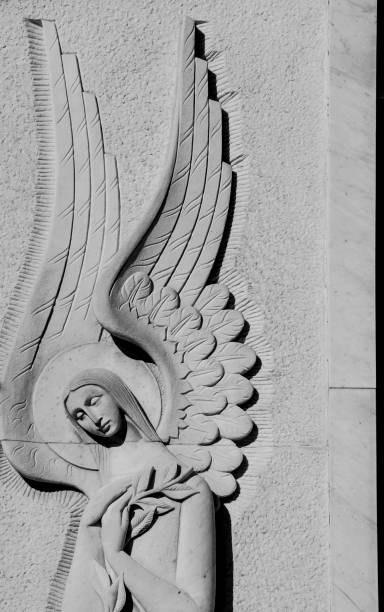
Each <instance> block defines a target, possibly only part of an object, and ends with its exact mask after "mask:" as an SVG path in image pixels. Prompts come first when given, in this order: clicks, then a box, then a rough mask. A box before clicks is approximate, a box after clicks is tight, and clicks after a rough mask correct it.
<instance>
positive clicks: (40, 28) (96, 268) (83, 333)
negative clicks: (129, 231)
mask: <svg viewBox="0 0 384 612" xmlns="http://www.w3.org/2000/svg"><path fill="white" fill-rule="evenodd" d="M27 29H28V35H29V43H30V57H31V68H32V75H33V88H34V98H35V108H36V122H37V136H38V178H37V193H36V199H37V204H36V209H35V215H34V221H33V229H32V235H31V240H30V244H29V247H28V251H27V253H26V256H25V259H24V263H23V266H22V269H21V272H20V275H19V278H18V281H17V284H16V287H15V289H14V292H13V295H12V298H11V301H10V305H9V308H8V311H7V314H6V317H5V321H4V324H3V328H2V330H1V336H0V350H1V360H2V371H1V412H2V416H3V419H2V421H3V432H2V441H3V446H4V450H5V452H6V453H7V456H8V458H9V460H10V461H11V463H12V464H13V465H14V466H15V467H16V468H17V469H18V470H19V471H20V472H21V473H22V474H24V475H25V476H28V477H31V478H34V479H40V480H49V481H57V482H62V483H66V484H70V485H72V486H73V485H75V486H79V487H80V488H82V489H83V490H84V488H85V487H86V480H84V478H85V476H84V473H83V472H84V470H81V469H79V468H76V467H75V466H71V465H69V464H67V463H66V462H65V461H63V460H62V459H61V458H59V457H58V456H57V455H56V454H55V453H54V452H53V451H52V450H51V448H50V447H49V446H48V445H47V444H46V443H44V441H43V440H41V439H40V436H39V433H38V431H36V428H35V425H34V421H33V415H32V408H31V402H32V397H31V396H32V391H33V388H34V384H35V382H36V380H37V378H38V376H39V374H40V372H41V370H42V368H43V367H44V366H45V364H46V363H47V361H48V360H49V359H50V358H51V357H52V356H53V355H55V354H57V353H58V352H60V351H62V350H64V349H69V348H70V347H71V346H76V345H81V344H84V343H87V342H97V341H98V340H99V339H100V335H101V332H102V328H101V326H100V324H99V323H98V322H97V320H96V318H95V315H94V311H93V306H92V296H93V292H94V288H95V284H96V281H97V278H98V276H99V274H100V273H101V270H102V269H103V267H105V265H106V264H107V263H108V261H109V260H110V259H111V257H113V256H114V255H115V253H116V251H117V249H118V247H119V223H120V205H119V187H118V180H117V168H116V161H115V159H114V157H112V156H109V155H106V154H105V152H104V144H103V135H102V130H101V124H100V117H99V111H98V105H97V101H96V98H95V96H94V95H92V94H90V93H86V92H84V91H83V87H82V82H81V77H80V72H79V66H78V61H77V58H76V56H75V55H73V54H65V53H62V52H61V48H60V43H59V39H58V35H57V31H56V26H55V24H54V23H53V22H50V21H31V20H30V21H27ZM48 442H49V441H48ZM88 480H89V478H88Z"/></svg>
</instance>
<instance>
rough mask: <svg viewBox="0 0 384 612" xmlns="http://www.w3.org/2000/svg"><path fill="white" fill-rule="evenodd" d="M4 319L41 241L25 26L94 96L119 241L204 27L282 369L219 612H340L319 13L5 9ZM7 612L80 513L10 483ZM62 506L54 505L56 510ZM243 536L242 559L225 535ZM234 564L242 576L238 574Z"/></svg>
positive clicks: (40, 0) (222, 4)
mask: <svg viewBox="0 0 384 612" xmlns="http://www.w3.org/2000/svg"><path fill="white" fill-rule="evenodd" d="M0 12H1V24H2V28H1V31H2V36H1V48H0V58H1V59H0V83H1V89H2V96H1V98H0V117H1V120H0V126H1V127H0V133H1V149H0V198H1V208H0V249H1V253H0V262H1V266H0V273H1V276H0V314H1V315H3V313H4V311H5V308H6V305H7V301H8V299H9V295H10V292H11V289H12V286H13V284H14V282H15V277H16V273H17V270H18V268H19V266H20V264H21V262H22V259H23V252H24V250H25V248H26V245H27V240H28V235H29V231H30V227H31V220H32V210H33V204H34V181H35V176H36V137H35V127H34V119H33V104H32V88H31V85H32V80H31V75H30V71H29V63H28V58H27V38H26V32H25V28H24V25H23V21H22V20H23V17H33V18H40V17H43V18H47V19H55V21H56V23H57V26H58V28H59V31H60V38H61V42H62V45H63V49H64V50H65V51H73V52H77V53H78V57H79V61H80V67H81V72H82V76H83V83H84V88H85V89H87V90H90V91H93V92H95V93H96V95H97V96H98V101H99V106H100V112H101V119H102V124H103V129H104V140H105V148H106V150H107V151H111V152H113V153H115V154H116V155H117V158H118V163H119V174H120V185H121V191H122V202H123V231H125V232H128V231H131V228H132V225H133V224H134V223H135V221H136V220H137V219H139V218H140V215H141V214H142V211H143V210H144V207H145V206H146V205H147V204H148V202H149V199H150V197H151V194H152V193H153V190H154V187H155V184H156V180H157V177H158V175H159V173H160V171H161V167H162V162H163V158H164V152H165V149H166V144H167V138H168V130H169V124H170V118H171V112H172V102H173V96H172V91H173V86H174V81H175V75H176V61H177V40H178V32H179V30H180V25H181V22H182V18H183V15H184V14H185V13H187V14H189V15H190V16H192V17H194V18H196V19H207V20H209V21H210V22H211V24H212V26H213V27H214V29H215V32H216V39H217V43H218V46H219V47H220V48H221V49H223V50H224V51H225V53H226V58H227V67H228V76H229V79H230V82H231V84H232V86H233V88H234V89H237V90H238V91H239V92H240V95H241V101H242V114H243V122H244V147H245V149H246V151H247V153H248V154H249V156H250V180H251V198H250V206H249V218H248V223H247V227H246V231H245V237H244V246H243V251H242V254H241V258H240V264H241V268H242V271H243V273H244V274H245V275H246V277H247V279H248V282H249V287H250V291H251V294H252V296H253V298H254V299H255V301H256V302H257V303H258V304H259V305H260V307H261V309H262V310H263V312H264V313H265V320H266V337H267V339H268V341H269V343H270V345H271V347H272V350H273V353H274V357H275V369H274V384H275V399H274V402H273V415H272V416H273V428H274V447H273V449H272V450H273V452H272V459H271V461H270V463H269V465H268V467H267V468H266V469H265V470H264V472H263V473H262V474H261V475H260V476H258V477H257V478H255V480H254V483H253V493H252V499H250V501H249V506H248V508H247V509H246V510H245V511H244V513H243V515H242V516H241V518H240V519H239V520H237V522H236V523H234V524H233V525H232V528H231V529H230V525H229V519H228V517H226V516H225V512H223V511H221V513H220V514H219V525H218V537H219V545H220V547H221V550H222V553H223V554H224V555H225V559H224V562H223V563H222V565H223V567H222V571H221V577H220V582H219V584H218V591H219V592H220V593H222V595H220V603H219V605H218V610H220V612H224V611H228V612H229V611H230V610H232V609H233V610H234V612H256V610H257V611H258V612H262V611H265V612H272V611H273V612H278V611H279V610H281V611H283V610H286V611H292V612H293V611H294V612H296V611H303V612H304V610H305V611H307V610H310V611H316V612H325V611H326V610H328V608H329V595H328V589H329V586H328V583H329V581H328V494H327V487H328V480H327V448H326V437H325V413H326V406H327V370H326V333H325V318H326V317H325V306H326V302H325V253H326V249H325V242H326V216H327V215H326V146H327V116H326V93H327V92H326V71H327V65H326V61H327V3H326V2H325V0H299V1H294V0H285V1H284V2H280V1H277V0H272V1H268V2H267V1H266V0H234V1H232V2H229V1H228V0H209V1H206V0H205V1H204V0H196V1H193V0H185V1H183V2H177V1H176V0H162V1H161V2H160V1H158V0H146V1H144V0H135V1H133V0H110V1H109V2H108V3H106V2H104V3H103V2H97V1H95V0H90V1H88V2H83V3H82V2H77V1H76V0H62V1H60V2H46V1H44V0H34V1H33V0H25V1H24V2H23V3H20V2H18V1H17V0H9V1H8V2H6V3H5V2H4V3H2V6H1V11H0ZM0 496H1V498H0V516H1V521H0V541H1V547H0V584H1V589H0V609H1V610H2V612H14V611H15V610H17V611H18V612H22V611H27V610H28V611H29V612H40V611H41V610H43V609H44V605H45V603H46V599H47V593H48V590H49V581H50V577H51V576H52V575H53V574H54V572H55V569H56V566H57V563H58V559H59V556H60V547H61V543H62V540H63V537H64V532H65V529H66V525H67V523H68V520H69V512H68V510H67V509H66V508H63V507H61V506H60V504H59V502H58V501H57V498H55V497H54V496H53V495H51V498H50V494H49V493H48V494H47V495H46V496H45V497H44V500H43V501H38V500H34V499H32V498H30V497H25V496H24V495H23V494H22V491H21V489H20V490H19V491H12V490H10V488H9V487H7V486H6V485H5V484H4V482H3V483H2V482H0ZM55 500H56V501H55ZM231 531H232V545H231V544H230V532H231ZM232 555H233V562H232Z"/></svg>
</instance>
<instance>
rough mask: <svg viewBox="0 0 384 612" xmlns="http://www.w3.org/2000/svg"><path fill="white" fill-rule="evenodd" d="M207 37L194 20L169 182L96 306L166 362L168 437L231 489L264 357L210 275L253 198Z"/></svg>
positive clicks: (213, 480) (188, 27)
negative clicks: (252, 376) (252, 374)
mask: <svg viewBox="0 0 384 612" xmlns="http://www.w3.org/2000/svg"><path fill="white" fill-rule="evenodd" d="M206 41H207V32H206V26H205V24H198V23H196V22H195V21H193V20H192V19H187V20H186V21H185V25H184V31H183V35H182V40H181V49H180V73H179V81H178V91H177V103H176V111H175V125H174V129H173V136H172V140H171V151H170V155H169V162H168V165H167V168H166V173H165V177H164V180H163V181H162V183H161V186H160V189H159V191H158V193H157V194H156V197H155V199H154V203H153V206H152V208H151V209H150V210H149V211H148V212H147V215H146V217H145V219H144V221H143V223H142V224H141V226H140V227H139V229H138V230H137V232H136V235H135V237H134V239H131V240H130V241H129V242H128V243H127V245H126V246H124V247H122V248H121V249H120V252H119V253H118V255H117V256H116V258H114V260H112V263H111V266H110V267H109V268H108V270H107V271H106V273H105V274H104V276H102V277H101V279H100V282H99V283H98V286H97V291H96V292H97V297H96V301H95V309H96V313H97V316H98V318H99V320H100V321H101V322H102V324H103V326H104V327H106V328H107V329H108V330H109V331H110V332H111V334H112V335H114V336H118V337H120V338H122V339H125V340H128V341H130V342H134V343H136V344H137V345H138V346H140V347H141V348H142V349H144V350H145V351H146V352H147V353H148V354H149V356H150V357H151V358H152V359H153V361H154V362H155V363H156V364H157V365H158V366H159V369H160V377H161V383H162V389H163V396H164V405H163V414H162V419H161V422H160V426H159V429H158V432H159V434H160V435H161V436H162V439H163V440H164V441H165V442H166V443H169V445H170V446H169V448H170V450H171V451H172V452H174V453H175V454H176V455H177V456H178V457H179V458H180V459H181V460H184V461H185V462H187V463H189V464H190V465H192V466H193V467H194V468H195V470H197V471H199V472H201V473H202V475H203V476H204V477H205V478H206V480H207V481H208V483H209V484H210V486H211V488H212V490H213V491H214V492H215V493H217V494H219V495H222V496H227V495H230V494H231V493H233V492H234V490H235V488H236V481H235V479H234V477H233V476H232V474H231V472H232V471H234V470H235V469H236V468H238V467H239V465H240V464H241V462H242V460H243V453H242V451H241V450H240V449H239V448H238V447H237V445H236V444H235V442H234V441H240V440H242V439H243V438H244V437H246V436H247V435H248V434H249V433H250V432H251V430H252V428H253V422H252V420H251V418H250V417H249V415H248V414H247V412H245V410H244V409H243V408H241V407H240V405H242V404H245V403H246V402H248V401H249V400H250V399H251V397H252V396H253V395H254V388H253V386H252V384H251V383H250V382H249V380H248V379H247V378H246V377H245V376H244V374H246V373H247V372H248V371H249V370H250V369H251V368H252V367H253V366H254V364H255V362H256V354H255V353H254V351H253V350H252V348H251V347H249V346H246V345H245V344H244V343H243V342H239V341H237V340H238V338H239V336H240V334H241V333H242V332H243V329H244V323H245V322H244V318H243V316H242V314H241V312H240V311H239V310H234V309H233V308H231V307H228V302H229V300H230V292H229V290H228V288H227V287H226V286H225V285H224V284H210V282H209V279H210V275H211V274H212V271H213V269H214V266H215V264H216V267H217V264H219V265H220V264H222V263H223V260H225V258H226V257H227V259H228V253H229V255H231V253H232V252H233V251H234V250H235V248H236V246H238V244H239V242H240V236H241V231H242V221H243V219H244V216H245V206H246V204H247V193H246V187H245V186H244V185H243V182H242V181H243V177H244V172H245V169H244V167H245V160H244V156H242V155H241V154H240V153H239V151H238V149H236V146H233V142H235V143H237V142H238V139H236V138H232V139H231V138H230V139H229V140H228V137H227V130H226V128H227V127H228V126H227V122H228V113H229V111H228V107H227V106H226V105H229V107H231V105H232V104H233V101H234V94H233V92H232V91H231V90H229V89H228V88H225V87H224V89H223V88H221V90H220V91H219V86H218V81H217V71H218V72H220V71H221V70H222V59H221V57H220V56H219V54H217V52H216V51H215V50H214V49H212V48H209V46H208V45H207V44H206ZM215 68H216V69H217V71H216V74H215V73H214V69H215ZM226 109H227V110H226ZM238 127H239V126H238V125H237V124H236V121H235V125H232V130H234V131H235V132H236V131H237V130H238ZM235 136H236V133H235ZM231 196H232V199H231ZM233 196H235V197H234V198H233ZM234 201H236V207H235V209H234V207H233V203H234ZM240 228H241V229H240Z"/></svg>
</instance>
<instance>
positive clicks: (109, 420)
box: [65, 385, 123, 438]
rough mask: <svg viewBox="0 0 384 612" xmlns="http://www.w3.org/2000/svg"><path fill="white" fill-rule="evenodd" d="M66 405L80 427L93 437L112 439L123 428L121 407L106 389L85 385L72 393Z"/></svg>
mask: <svg viewBox="0 0 384 612" xmlns="http://www.w3.org/2000/svg"><path fill="white" fill-rule="evenodd" d="M65 405H66V407H67V410H68V412H69V414H70V416H71V417H72V418H73V419H74V420H75V421H76V422H77V423H78V425H80V427H81V428H82V429H84V430H85V431H86V432H88V433H89V434H91V435H93V436H101V437H103V438H112V437H113V436H115V435H116V434H117V433H118V432H119V431H120V429H121V427H122V423H123V417H122V414H121V411H120V409H119V406H118V405H117V403H116V402H115V400H114V399H113V397H111V395H110V394H109V393H108V392H107V391H105V389H103V388H102V387H99V386H97V385H85V386H83V387H80V388H79V389H76V390H75V391H71V392H70V393H69V395H68V397H67V399H66V402H65Z"/></svg>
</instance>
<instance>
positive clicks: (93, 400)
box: [88, 395, 101, 406]
mask: <svg viewBox="0 0 384 612" xmlns="http://www.w3.org/2000/svg"><path fill="white" fill-rule="evenodd" d="M100 397H101V396H100V395H94V396H93V397H91V398H90V399H89V400H88V403H89V405H90V406H96V404H97V403H98V401H99V398H100Z"/></svg>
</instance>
